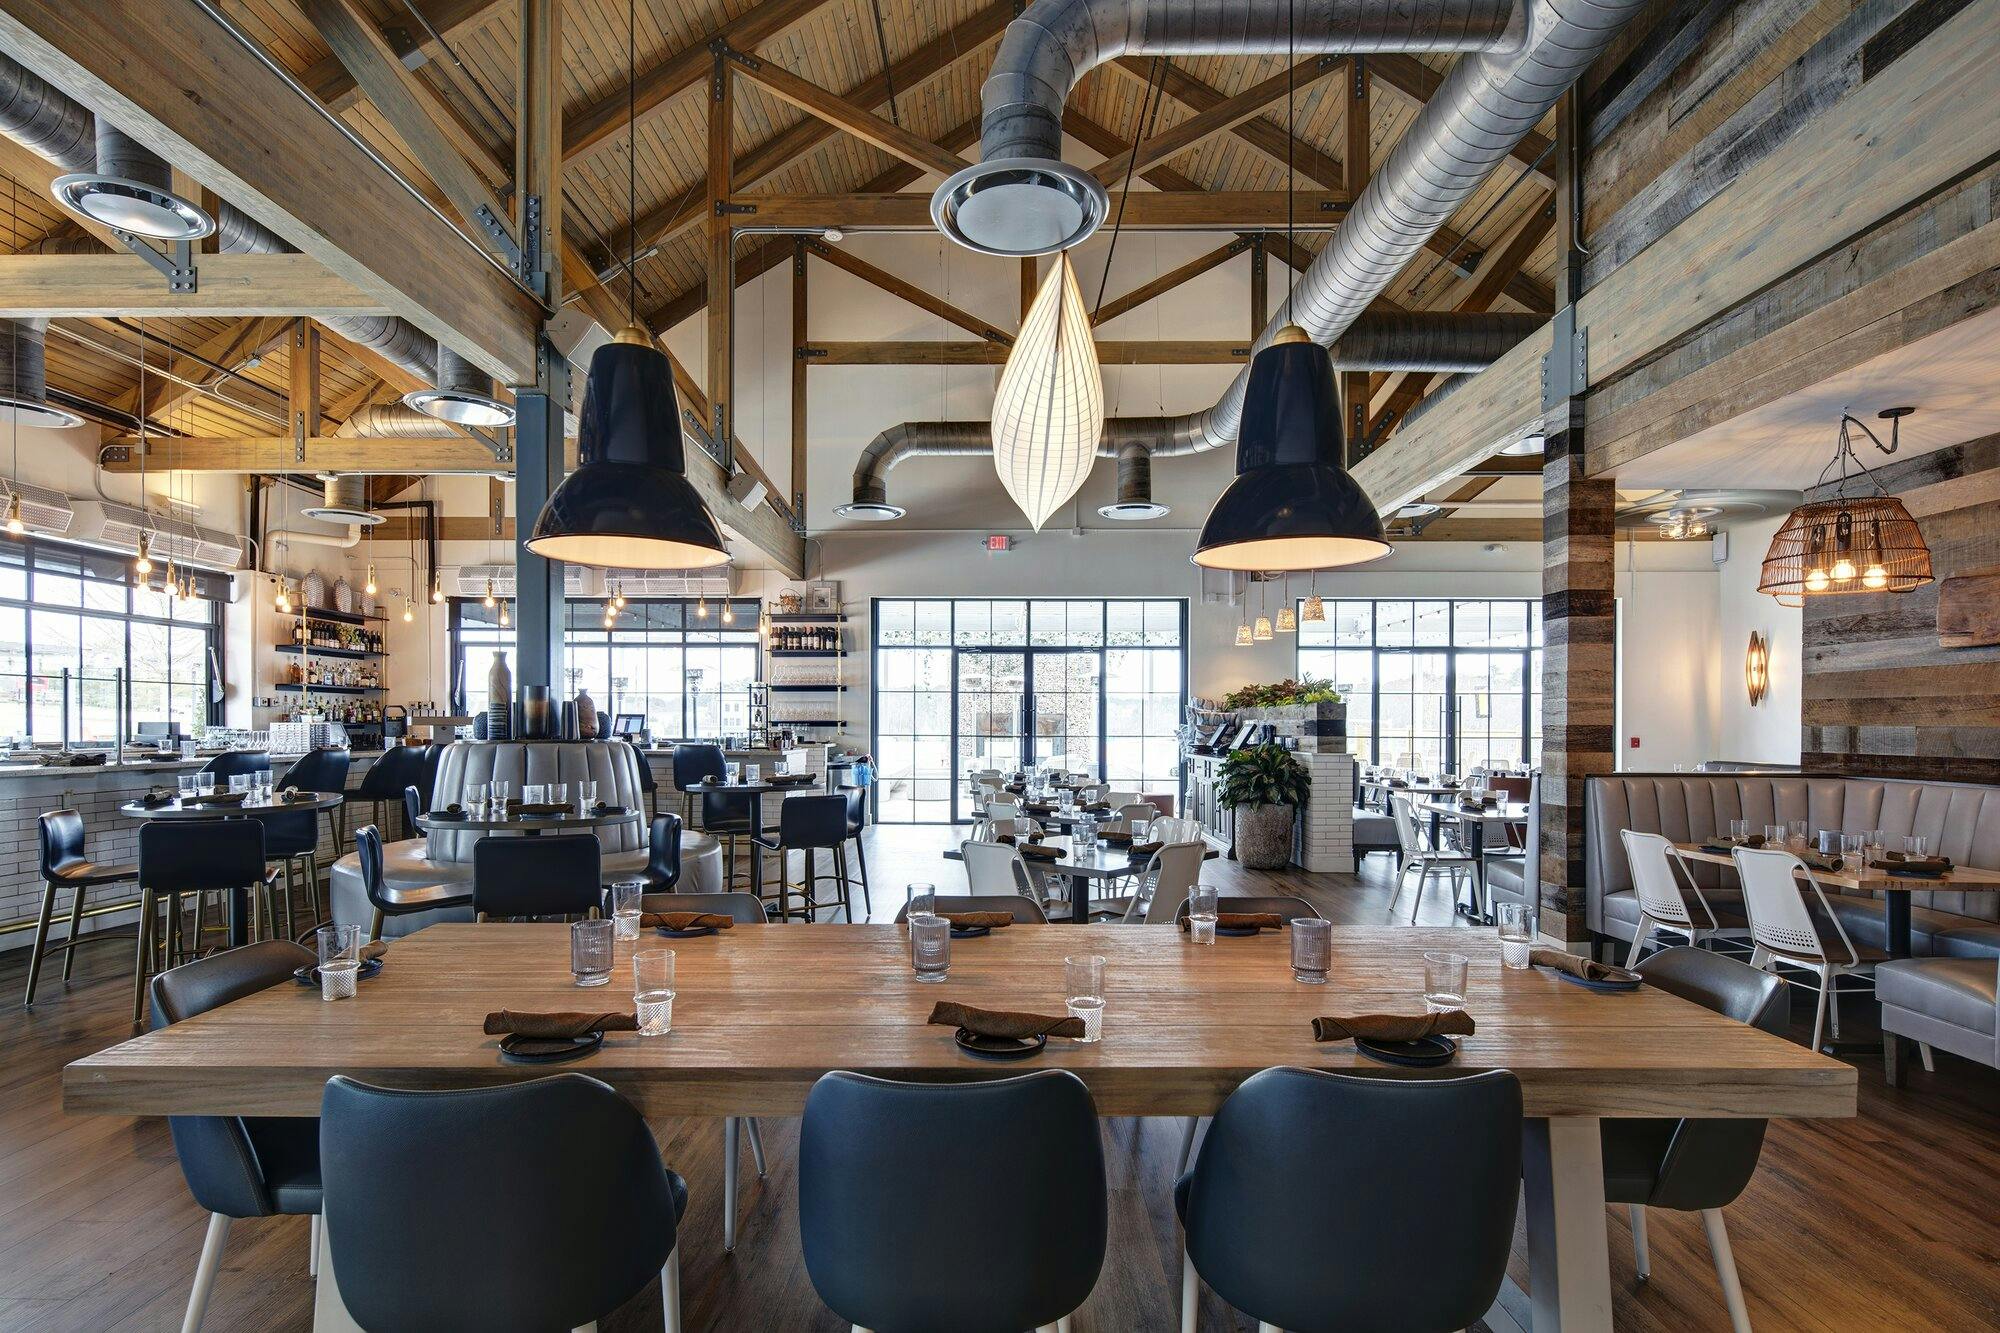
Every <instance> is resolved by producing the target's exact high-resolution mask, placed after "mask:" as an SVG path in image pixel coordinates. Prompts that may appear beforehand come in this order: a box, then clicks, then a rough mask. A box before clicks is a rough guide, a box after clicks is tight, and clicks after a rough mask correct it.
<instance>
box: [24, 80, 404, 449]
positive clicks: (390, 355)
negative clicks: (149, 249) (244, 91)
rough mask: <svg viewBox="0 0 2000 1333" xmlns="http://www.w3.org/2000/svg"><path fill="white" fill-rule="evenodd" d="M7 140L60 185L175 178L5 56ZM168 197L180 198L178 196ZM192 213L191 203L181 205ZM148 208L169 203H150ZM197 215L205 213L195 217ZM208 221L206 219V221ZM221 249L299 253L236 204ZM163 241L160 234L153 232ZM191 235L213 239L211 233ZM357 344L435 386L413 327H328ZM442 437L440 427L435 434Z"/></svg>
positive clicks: (112, 221) (385, 321)
mask: <svg viewBox="0 0 2000 1333" xmlns="http://www.w3.org/2000/svg"><path fill="white" fill-rule="evenodd" d="M0 133H3V134H5V135H6V136H7V137H8V138H10V139H13V140H14V141H15V142H17V143H19V144H21V145H22V146H23V147H25V148H29V149H32V150H33V151H34V152H36V153H38V154H40V155H41V156H42V157H45V158H47V159H48V160H49V161H51V162H53V163H55V164H56V165H57V166H59V167H61V168H62V169H63V170H64V171H65V172H68V173H70V174H69V175H67V176H64V177H63V178H62V179H61V180H59V181H57V182H56V184H57V185H58V186H61V185H63V183H64V182H66V181H72V180H79V179H80V180H84V181H94V180H116V181H118V182H124V183H126V184H128V185H134V186H138V187H144V188H145V189H147V190H153V189H159V190H162V191H165V187H166V186H167V185H169V184H171V182H172V179H173V173H172V172H171V170H169V168H168V167H167V164H166V163H165V162H164V161H163V160H162V159H161V158H160V157H159V155H158V154H156V153H153V152H152V151H150V150H149V149H147V148H146V147H144V146H143V145H142V144H140V143H138V142H137V141H136V140H134V139H132V138H131V137H130V136H129V135H125V134H122V133H120V132H119V131H118V130H116V129H115V128H113V127H111V126H103V127H100V126H99V125H98V123H97V118H96V117H95V116H93V115H92V114H91V112H90V109H89V108H88V107H85V106H84V105H83V104H82V103H80V102H78V101H76V100H75V99H73V98H71V97H69V96H68V95H67V94H65V93H63V92H62V91H61V90H60V89H58V88H56V87H55V86H54V85H53V84H51V83H49V82H48V81H47V80H46V79H43V78H42V77H41V76H39V75H37V74H36V73H34V71H32V70H30V69H28V68H26V67H25V66H23V65H21V64H20V63H19V62H18V61H15V60H13V59H11V58H10V57H8V56H5V55H0ZM166 195H167V198H169V199H172V198H173V196H172V194H171V192H170V191H166ZM103 197H104V198H106V199H114V198H123V199H124V200H125V201H126V202H125V204H124V206H125V207H127V208H136V207H138V206H139V198H140V196H137V195H131V194H127V195H124V196H117V195H112V194H107V195H105V196H103ZM63 202H64V203H65V205H67V206H70V207H77V208H79V209H80V211H84V212H86V213H90V215H91V216H96V217H98V220H100V221H103V222H106V223H107V224H108V225H111V226H114V227H121V228H125V229H128V230H130V229H132V228H131V227H130V224H129V222H128V221H121V220H118V219H117V218H112V217H102V216H99V215H98V214H96V213H93V212H91V210H90V209H89V208H88V207H85V206H84V205H83V204H81V203H78V204H72V203H71V202H70V201H69V200H68V199H64V200H63ZM177 202H179V203H181V204H183V205H184V206H186V207H192V205H186V204H185V201H177ZM146 206H147V207H155V208H163V207H166V205H164V204H160V203H159V202H158V201H153V200H150V199H148V200H147V203H146ZM194 211H195V212H196V213H197V214H200V213H201V210H199V209H195V210H194ZM201 216H202V217H203V218H204V219H205V218H206V216H207V215H206V214H201ZM214 232H215V236H216V248H217V249H218V250H220V251H221V252H222V253H224V254H262V255H276V254H293V253H296V250H295V247H293V246H292V245H291V244H289V243H288V242H287V241H286V240H285V239H284V238H283V237H281V236H279V235H278V234H277V233H276V232H274V231H272V230H270V229H269V228H268V227H266V226H264V225H263V224H262V223H260V222H258V221H257V220H256V219H255V218H253V217H251V216H250V215H249V214H248V213H245V212H244V211H243V210H242V209H240V208H237V207H235V206H234V205H232V204H229V203H223V204H221V205H220V206H219V207H217V209H216V212H215V218H214ZM145 234H147V235H153V236H160V235H163V234H169V233H162V232H159V231H151V232H146V233H145ZM177 234H178V235H180V236H182V237H183V238H184V237H185V236H186V235H189V234H192V235H206V234H207V232H206V230H204V231H201V232H195V233H177ZM320 322H321V323H323V324H325V325H326V326H327V327H328V328H330V329H332V330H333V331H334V332H335V333H338V334H339V335H340V336H341V337H343V338H345V339H347V340H348V341H349V342H351V343H355V344H357V345H359V346H362V347H366V348H368V349H369V350H371V351H373V352H376V353H377V354H379V355H380V356H382V357H383V358H384V359H386V360H388V361H390V362H393V363H394V364H395V365H397V366H399V367H401V368H402V369H403V370H406V371H408V372H409V373H410V374H412V375H416V376H418V377H420V378H421V379H423V380H424V381H425V382H426V383H432V382H435V376H436V373H437V343H436V340H434V339H433V338H432V337H431V336H430V335H429V334H427V333H425V332H424V331H423V330H422V329H419V328H418V327H417V326H416V325H414V324H411V323H410V322H409V321H408V320H404V319H398V318H395V317H393V316H370V315H356V316H343V317H340V318H330V319H324V320H321V321H320ZM429 433H432V434H434V433H435V428H433V429H432V431H431V432H429Z"/></svg>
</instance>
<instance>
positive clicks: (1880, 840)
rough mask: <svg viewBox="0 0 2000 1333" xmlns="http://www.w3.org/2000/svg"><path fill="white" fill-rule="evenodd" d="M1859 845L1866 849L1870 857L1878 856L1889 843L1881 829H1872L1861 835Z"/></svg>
mask: <svg viewBox="0 0 2000 1333" xmlns="http://www.w3.org/2000/svg"><path fill="white" fill-rule="evenodd" d="M1861 845H1862V846H1863V847H1864V848H1866V849H1867V851H1868V853H1869V854H1870V855H1872V856H1880V855H1881V853H1882V849H1883V848H1885V847H1887V846H1888V845H1889V841H1888V839H1887V838H1886V837H1885V836H1884V835H1883V833H1882V830H1881V829H1878V828H1872V829H1869V830H1868V831H1867V832H1866V833H1864V834H1862V835H1861Z"/></svg>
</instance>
